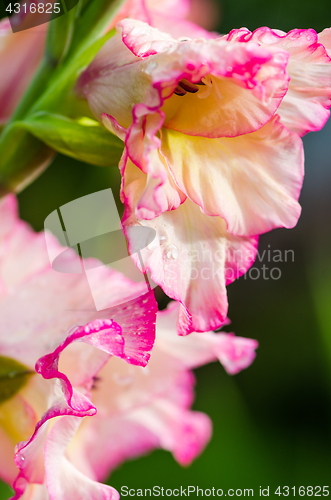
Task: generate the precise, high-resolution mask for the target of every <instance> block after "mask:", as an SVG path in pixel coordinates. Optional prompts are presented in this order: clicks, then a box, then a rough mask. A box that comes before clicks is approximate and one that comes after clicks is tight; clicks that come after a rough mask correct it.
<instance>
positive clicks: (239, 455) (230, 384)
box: [0, 0, 331, 499]
mask: <svg viewBox="0 0 331 500" xmlns="http://www.w3.org/2000/svg"><path fill="white" fill-rule="evenodd" d="M201 4H202V5H204V0H201ZM218 8H219V13H220V18H219V24H218V26H217V27H216V29H217V30H218V31H220V32H221V33H226V32H228V31H230V30H231V29H232V28H240V27H242V26H246V27H248V28H249V29H251V30H253V29H255V28H257V27H259V26H263V25H266V26H270V27H272V28H279V29H283V30H285V31H288V30H290V29H292V28H314V29H316V30H317V31H321V30H322V29H324V28H325V27H330V26H331V2H330V0H315V1H314V2H312V1H311V0H288V1H286V0H279V1H277V2H266V1H263V0H250V1H246V0H222V1H219V2H218ZM304 145H305V152H306V178H305V182H304V187H303V190H302V195H301V204H302V207H303V210H302V216H301V218H300V221H299V223H298V225H297V227H296V228H295V229H293V230H290V231H288V230H285V229H284V230H276V231H273V232H271V233H269V234H266V235H264V236H262V237H261V240H260V246H259V251H260V255H262V254H263V251H264V250H266V251H267V250H268V249H270V250H271V251H272V250H281V251H282V252H283V255H284V251H285V250H293V251H294V262H292V259H288V262H280V263H273V262H268V258H267V252H266V255H265V258H264V260H263V261H262V262H257V263H256V264H255V266H254V267H258V268H261V266H262V265H266V266H267V267H269V268H271V267H278V268H279V269H280V270H281V277H280V279H279V280H272V279H269V280H264V279H262V277H261V278H260V279H256V280H253V279H250V278H249V277H247V276H246V277H242V278H240V279H239V280H238V281H237V282H235V283H234V284H232V285H230V287H229V288H228V294H229V302H230V308H229V317H230V318H231V320H232V325H231V327H228V328H227V330H228V331H230V330H233V331H235V332H236V334H237V335H240V336H245V337H252V338H256V339H257V340H258V341H259V343H260V347H259V350H258V355H257V358H256V360H255V362H254V363H253V365H252V366H251V367H250V368H249V369H248V370H246V371H244V372H242V373H240V374H239V375H236V376H235V377H230V376H228V375H226V374H225V372H224V370H223V368H222V367H221V366H220V365H219V364H217V363H214V364H211V365H209V366H206V367H203V368H201V369H199V370H197V371H196V378H197V396H196V401H195V404H194V408H195V409H196V410H200V411H204V412H206V413H207V414H208V415H209V416H210V417H211V418H212V421H213V425H214V434H213V438H212V441H211V442H210V444H209V445H208V446H207V448H206V450H205V451H204V453H203V454H202V455H201V457H200V458H198V459H197V460H196V461H195V462H194V463H193V464H192V466H191V467H189V468H187V469H183V468H181V467H180V466H179V465H178V464H177V463H176V462H175V461H174V459H173V458H172V456H171V455H170V454H169V453H167V452H165V451H155V452H153V453H152V454H150V455H149V456H146V457H143V458H141V459H139V460H134V461H132V462H128V463H126V464H124V465H123V466H122V467H121V468H120V469H119V470H117V471H115V472H114V473H113V475H112V477H111V479H110V484H112V486H114V487H115V488H117V489H118V490H120V488H121V486H122V485H127V486H128V487H130V488H148V487H152V486H153V485H159V486H161V487H162V486H163V487H164V488H175V487H178V486H183V487H187V486H188V485H195V486H199V487H201V488H212V487H215V488H223V489H224V490H225V489H228V488H234V489H237V488H254V496H258V494H259V491H258V490H259V487H260V486H262V487H263V488H266V487H267V486H270V496H271V497H277V495H274V491H275V490H276V488H277V487H278V486H281V487H282V486H289V487H292V486H297V487H299V486H301V485H302V486H317V485H320V486H325V485H330V486H331V418H330V417H331V255H330V248H331V231H330V224H331V196H330V193H331V121H329V123H328V124H327V125H326V127H325V128H324V129H323V130H322V131H321V132H318V133H312V134H309V135H308V136H306V137H305V138H304ZM119 183H120V176H119V172H118V170H117V168H116V167H114V168H109V169H108V168H99V167H93V166H90V165H86V164H83V163H79V162H77V161H74V160H71V159H69V158H66V157H63V156H60V155H59V156H58V157H57V158H56V160H55V161H54V162H53V164H52V165H51V166H50V167H49V168H48V170H47V171H46V172H44V173H43V174H42V175H41V177H39V179H37V181H35V182H34V183H33V184H32V185H31V186H29V187H28V188H26V189H25V191H24V192H22V193H21V194H20V195H19V202H20V210H21V216H22V218H24V219H25V220H27V221H28V222H29V223H31V224H32V225H33V226H34V228H35V229H37V230H41V229H42V228H43V222H44V219H45V218H46V216H47V215H48V214H49V213H50V212H52V211H53V210H54V209H56V208H58V207H59V206H61V205H63V204H64V203H66V202H68V201H71V200H73V199H75V198H78V197H80V196H83V195H86V194H89V193H92V192H95V191H97V190H100V189H105V188H106V187H112V189H113V191H114V193H118V191H119ZM117 201H118V203H119V207H120V202H119V200H117ZM275 275H277V274H276V273H275ZM253 277H255V275H253ZM158 298H159V300H160V303H161V304H164V298H162V294H161V293H160V292H158ZM9 496H10V490H9V488H8V487H7V486H5V485H1V484H0V499H7V498H8V497H9ZM192 496H193V497H195V496H196V495H194V494H193V495H192ZM290 496H293V494H292V493H290ZM296 496H298V492H296Z"/></svg>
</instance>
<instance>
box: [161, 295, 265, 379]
mask: <svg viewBox="0 0 331 500" xmlns="http://www.w3.org/2000/svg"><path fill="white" fill-rule="evenodd" d="M179 310H180V305H179V303H178V302H172V303H170V304H169V305H168V307H167V309H166V310H165V311H160V312H159V314H158V329H157V331H158V333H157V339H158V340H157V346H158V348H159V349H162V351H163V352H166V353H168V354H169V355H172V356H174V357H176V358H177V359H180V360H181V362H182V363H183V364H184V365H185V366H187V367H188V368H196V367H198V366H201V365H204V364H206V363H210V362H211V361H215V360H216V359H218V360H219V361H220V362H221V363H222V365H223V366H224V368H225V370H226V371H227V372H228V373H230V374H231V375H232V374H235V373H238V372H239V371H240V370H243V369H244V368H247V367H248V366H249V365H250V364H251V363H252V362H253V360H254V358H255V349H257V347H258V343H257V341H256V340H253V339H249V338H243V337H236V336H235V335H234V334H232V333H213V332H204V333H195V332H193V333H191V334H190V335H189V336H187V337H181V336H179V335H176V331H175V325H176V323H177V321H178V317H179Z"/></svg>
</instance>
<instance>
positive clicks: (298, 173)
mask: <svg viewBox="0 0 331 500" xmlns="http://www.w3.org/2000/svg"><path fill="white" fill-rule="evenodd" d="M162 152H163V153H164V155H165V157H166V158H167V161H168V163H169V167H170V170H171V171H172V173H173V175H174V178H175V180H176V183H177V184H178V186H179V187H180V189H181V190H182V191H183V192H184V193H185V194H186V195H187V196H188V197H189V198H190V199H191V200H193V201H194V202H195V203H197V204H198V205H200V207H201V209H202V210H203V212H204V213H205V214H207V215H218V216H220V217H222V218H224V219H225V220H226V223H227V229H228V231H229V232H230V233H232V234H237V235H254V234H261V233H264V232H266V231H270V230H271V229H273V228H276V227H287V228H290V227H293V226H295V224H296V223H297V221H298V218H299V215H300V212H301V208H300V205H299V203H298V198H299V194H300V190H301V186H302V181H303V162H304V157H303V148H302V143H301V140H300V138H299V137H298V136H297V135H296V134H293V133H292V132H290V131H289V130H287V129H286V128H285V127H284V126H283V125H282V124H281V123H280V121H279V119H278V117H277V116H276V117H275V118H274V119H272V120H271V121H270V122H269V123H268V124H267V125H265V126H264V127H262V128H261V129H260V130H258V131H257V132H253V133H252V134H246V135H243V136H239V137H233V138H220V139H212V140H211V139H207V138H204V137H189V136H186V135H183V134H181V133H179V132H174V131H171V130H164V133H163V139H162Z"/></svg>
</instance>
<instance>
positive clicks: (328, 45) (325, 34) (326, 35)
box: [318, 28, 331, 57]
mask: <svg viewBox="0 0 331 500" xmlns="http://www.w3.org/2000/svg"><path fill="white" fill-rule="evenodd" d="M318 41H319V43H321V44H322V45H324V47H325V49H326V51H327V53H328V55H329V57H331V28H325V30H323V31H322V32H321V33H319V34H318Z"/></svg>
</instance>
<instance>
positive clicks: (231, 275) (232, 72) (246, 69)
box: [78, 19, 303, 334]
mask: <svg viewBox="0 0 331 500" xmlns="http://www.w3.org/2000/svg"><path fill="white" fill-rule="evenodd" d="M289 57H290V53H289V51H287V50H285V49H284V48H282V47H279V46H278V45H277V44H275V45H274V44H270V45H268V46H262V45H261V44H260V43H257V42H255V41H253V42H245V43H242V42H237V43H235V42H233V41H229V40H227V39H226V37H220V38H219V39H212V40H203V39H196V40H183V39H182V40H175V39H174V38H172V37H171V36H170V35H169V34H167V33H162V32H160V31H158V30H157V29H154V28H151V27H150V26H148V25H147V24H145V23H142V22H139V21H135V20H129V19H127V20H124V21H122V22H120V23H119V24H118V33H117V34H116V35H115V36H114V37H113V38H112V39H110V40H109V41H108V42H107V43H106V44H105V45H104V47H103V48H102V49H101V51H100V52H99V54H98V55H97V57H96V58H95V60H94V61H93V63H92V64H91V65H90V67H89V68H88V69H87V70H86V72H84V73H83V75H82V76H81V78H80V81H79V83H78V88H79V89H80V91H81V92H85V95H86V97H87V99H88V101H89V105H90V108H91V110H92V112H93V113H94V115H95V116H96V117H97V118H98V119H99V120H101V121H103V123H104V125H105V126H106V127H108V128H109V129H110V130H111V131H112V132H113V133H116V134H117V135H118V136H119V137H121V138H122V139H123V140H124V141H125V151H124V154H123V157H122V162H121V165H120V168H121V172H122V177H123V185H122V200H123V201H124V202H125V205H126V211H125V215H124V219H123V223H124V225H125V226H130V225H134V224H142V225H146V226H150V227H153V228H154V229H155V230H156V232H157V235H158V238H159V243H160V246H157V247H155V248H151V249H145V250H144V251H143V254H144V259H145V264H146V268H147V269H150V270H151V273H152V278H153V279H154V281H155V282H156V283H158V284H160V285H161V286H162V288H163V289H164V291H165V292H166V293H167V294H168V295H169V296H170V297H172V298H174V299H176V300H179V301H180V302H181V303H182V304H183V305H184V309H183V310H182V313H181V315H180V323H179V332H180V333H184V334H185V333H188V332H190V331H194V330H195V331H201V330H202V331H206V330H209V329H215V328H217V327H219V326H220V325H221V324H222V322H223V321H224V319H225V317H226V312H227V301H226V289H225V286H226V284H228V283H231V282H232V281H233V280H234V279H235V278H237V277H238V276H240V275H241V274H243V273H245V272H246V270H247V269H248V268H249V267H250V265H251V264H252V262H253V261H254V259H255V254H256V246H257V236H256V235H258V234H260V233H264V232H266V231H269V230H270V229H272V228H275V227H293V226H294V225H295V224H296V222H297V220H298V217H299V215H300V205H299V203H298V201H297V200H298V197H299V194H300V189H301V185H302V179H303V150H302V143H301V140H300V138H299V137H298V135H297V134H295V133H293V132H291V131H290V130H289V129H288V128H286V127H285V126H284V125H283V124H282V123H281V121H280V119H279V116H278V115H276V114H275V113H276V112H277V109H278V108H279V105H280V104H281V102H282V100H283V98H284V96H285V95H286V93H287V90H288V84H289V76H288V74H287V71H286V68H287V64H288V59H289ZM138 265H139V264H138Z"/></svg>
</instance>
